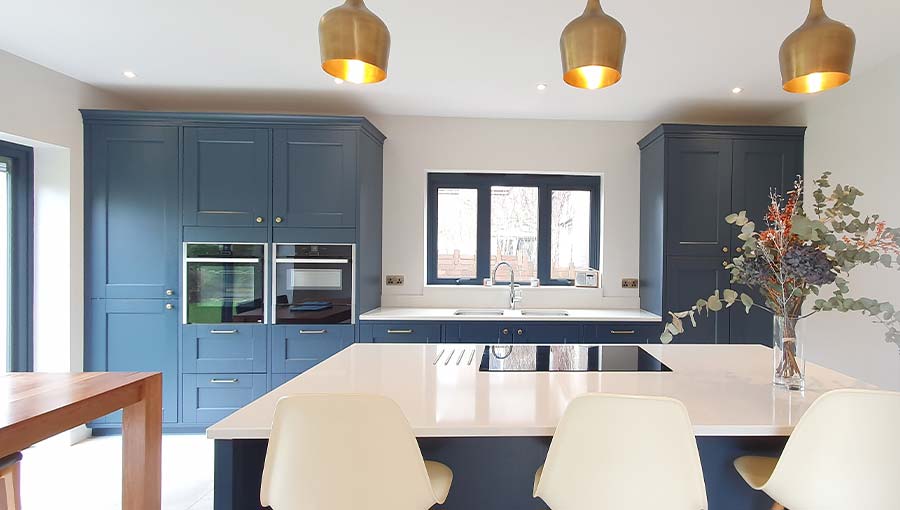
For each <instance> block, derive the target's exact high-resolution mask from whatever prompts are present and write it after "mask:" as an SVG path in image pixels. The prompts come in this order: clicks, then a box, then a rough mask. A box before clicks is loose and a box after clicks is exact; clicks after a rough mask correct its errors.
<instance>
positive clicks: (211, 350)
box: [181, 324, 268, 374]
mask: <svg viewBox="0 0 900 510" xmlns="http://www.w3.org/2000/svg"><path fill="white" fill-rule="evenodd" d="M267 329H268V328H267V327H266V326H265V325H263V324H188V325H185V326H184V327H183V328H182V335H181V370H182V371H183V372H188V373H198V374H209V373H216V372H238V373H266V365H267V360H268V355H267V353H268V338H267Z"/></svg>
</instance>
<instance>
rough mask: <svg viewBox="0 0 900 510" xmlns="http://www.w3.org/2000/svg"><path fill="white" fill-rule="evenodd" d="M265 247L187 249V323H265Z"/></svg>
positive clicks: (192, 246) (195, 246) (198, 246)
mask: <svg viewBox="0 0 900 510" xmlns="http://www.w3.org/2000/svg"><path fill="white" fill-rule="evenodd" d="M265 252H266V246H265V245H264V244H197V243H188V244H187V245H186V246H185V257H186V258H185V284H186V286H187V289H186V292H185V296H187V307H186V312H185V323H187V324H221V323H233V322H250V323H261V322H263V321H264V320H265V316H266V314H265V295H266V290H265V281H266V275H265V267H266V264H265Z"/></svg>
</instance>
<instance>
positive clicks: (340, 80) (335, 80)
mask: <svg viewBox="0 0 900 510" xmlns="http://www.w3.org/2000/svg"><path fill="white" fill-rule="evenodd" d="M334 82H335V83H337V84H338V85H340V84H341V83H344V80H342V79H340V78H335V79H334Z"/></svg>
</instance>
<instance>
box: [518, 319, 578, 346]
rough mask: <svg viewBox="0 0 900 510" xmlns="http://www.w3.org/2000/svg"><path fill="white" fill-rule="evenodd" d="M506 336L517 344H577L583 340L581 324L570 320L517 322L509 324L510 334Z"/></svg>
mask: <svg viewBox="0 0 900 510" xmlns="http://www.w3.org/2000/svg"><path fill="white" fill-rule="evenodd" d="M501 333H502V331H501ZM504 338H509V339H510V340H507V341H512V343H516V344H519V343H526V344H567V343H568V344H577V343H579V342H581V325H580V324H573V323H570V322H554V323H551V324H543V323H541V324H535V323H530V322H526V323H515V324H510V325H509V335H508V337H504Z"/></svg>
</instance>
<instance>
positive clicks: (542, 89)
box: [537, 83, 547, 92]
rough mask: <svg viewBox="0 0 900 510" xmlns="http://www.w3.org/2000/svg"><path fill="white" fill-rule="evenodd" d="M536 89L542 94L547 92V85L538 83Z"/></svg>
mask: <svg viewBox="0 0 900 510" xmlns="http://www.w3.org/2000/svg"><path fill="white" fill-rule="evenodd" d="M537 89H538V90H539V91H540V92H543V91H545V90H547V84H546V83H538V84H537Z"/></svg>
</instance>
